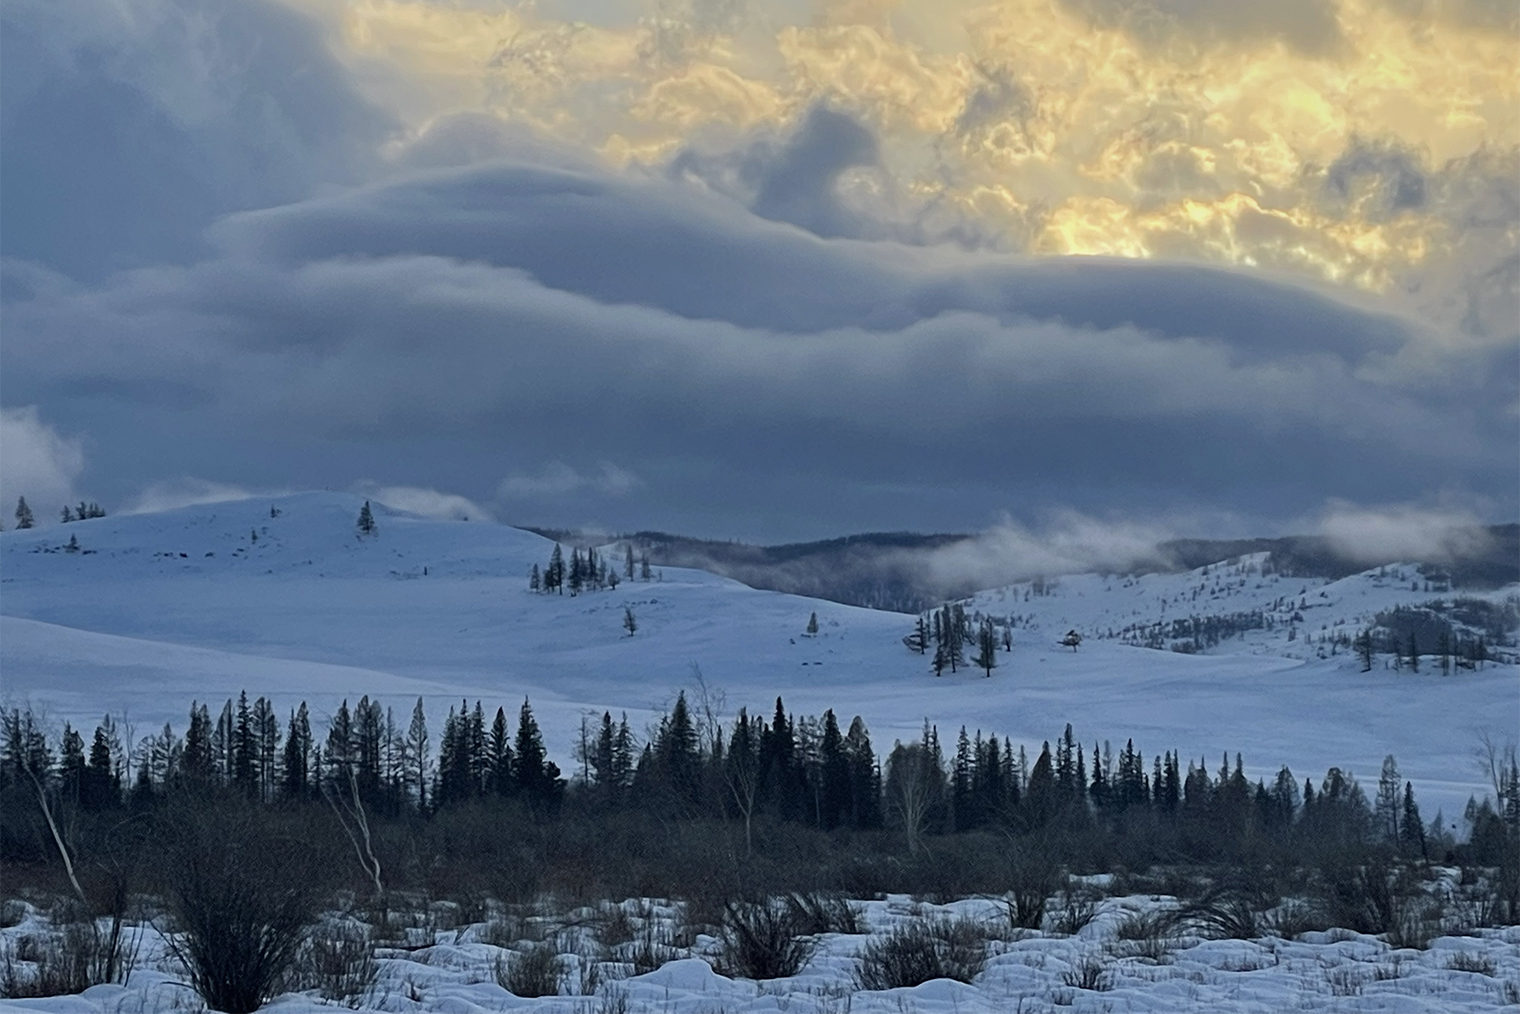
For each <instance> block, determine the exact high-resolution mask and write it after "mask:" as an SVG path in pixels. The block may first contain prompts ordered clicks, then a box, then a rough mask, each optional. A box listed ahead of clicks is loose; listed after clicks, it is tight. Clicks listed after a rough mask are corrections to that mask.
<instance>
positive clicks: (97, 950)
mask: <svg viewBox="0 0 1520 1014" xmlns="http://www.w3.org/2000/svg"><path fill="white" fill-rule="evenodd" d="M135 955H136V946H135V940H134V943H133V945H132V946H130V947H129V946H128V944H127V943H126V942H125V941H124V940H123V938H121V937H120V936H117V935H115V934H106V933H102V932H100V930H99V928H98V927H97V926H96V925H95V923H93V922H76V923H72V924H70V925H68V926H65V927H64V928H63V930H62V931H61V932H57V933H52V934H49V935H48V936H46V937H41V938H39V937H35V936H29V935H28V936H23V937H21V938H20V939H19V940H18V941H17V942H16V944H15V946H14V947H10V946H7V947H5V949H4V952H3V953H0V995H3V996H7V997H11V998H13V999H20V998H22V997H44V996H68V995H70V994H73V993H81V992H83V991H84V990H86V989H89V988H90V987H91V986H98V985H100V984H101V983H106V982H126V980H127V977H128V975H129V974H130V973H131V964H132V959H133V958H134V957H135ZM22 962H24V963H28V964H30V965H31V966H32V968H31V970H30V971H29V972H27V971H23V970H22V968H21V967H20V963H22Z"/></svg>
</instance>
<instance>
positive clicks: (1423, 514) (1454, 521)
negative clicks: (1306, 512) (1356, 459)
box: [1318, 501, 1490, 564]
mask: <svg viewBox="0 0 1520 1014" xmlns="http://www.w3.org/2000/svg"><path fill="white" fill-rule="evenodd" d="M1481 525H1482V519H1481V518H1480V517H1479V516H1478V515H1477V514H1476V513H1474V512H1472V511H1471V510H1466V509H1462V508H1456V507H1421V506H1416V505H1413V504H1391V505H1387V506H1383V507H1359V506H1357V505H1355V504H1352V503H1348V502H1346V501H1332V502H1331V504H1330V505H1329V507H1328V508H1327V509H1326V511H1325V513H1324V516H1323V517H1322V518H1321V519H1320V521H1319V525H1318V528H1319V533H1320V534H1321V535H1324V536H1325V537H1327V538H1328V539H1330V541H1331V542H1332V543H1333V544H1334V545H1335V547H1336V549H1338V550H1339V551H1340V552H1342V553H1344V554H1345V555H1347V556H1349V557H1351V558H1352V559H1354V560H1360V561H1364V562H1366V563H1368V564H1372V563H1384V562H1387V561H1388V560H1422V561H1439V560H1453V559H1460V558H1464V557H1472V556H1477V555H1480V554H1481V553H1483V552H1484V550H1485V549H1486V548H1487V547H1488V545H1489V542H1490V536H1489V534H1488V532H1487V531H1485V530H1484V529H1483V528H1482V527H1481Z"/></svg>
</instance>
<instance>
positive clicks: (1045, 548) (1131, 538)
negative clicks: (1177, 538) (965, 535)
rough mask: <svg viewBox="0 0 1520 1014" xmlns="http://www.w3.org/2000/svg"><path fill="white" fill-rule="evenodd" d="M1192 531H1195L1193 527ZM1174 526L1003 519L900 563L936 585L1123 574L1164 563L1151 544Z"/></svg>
mask: <svg viewBox="0 0 1520 1014" xmlns="http://www.w3.org/2000/svg"><path fill="white" fill-rule="evenodd" d="M1194 530H1196V529H1194ZM1176 531H1177V527H1175V526H1173V525H1165V524H1160V523H1144V522H1136V521H1122V520H1121V521H1104V520H1100V519H1098V518H1094V517H1089V516H1086V515H1083V514H1081V513H1078V512H1076V511H1059V512H1056V513H1055V515H1054V516H1052V517H1050V518H1049V519H1047V521H1046V522H1045V523H1044V524H1042V525H1039V526H1037V527H1031V526H1028V525H1024V524H1020V523H1019V522H1017V521H1014V520H1013V519H1011V518H1005V519H1004V520H1003V521H1002V522H1000V523H999V524H997V525H995V526H993V527H992V528H990V529H988V530H986V531H984V532H980V533H978V534H977V535H976V536H974V537H972V538H970V539H967V540H965V541H962V542H956V543H952V544H950V545H947V546H941V547H938V548H936V549H932V550H925V551H921V552H917V553H912V554H903V565H904V566H905V567H908V568H911V569H912V570H914V571H915V572H916V573H919V574H921V575H923V576H924V577H925V578H926V579H927V583H928V584H929V585H930V586H932V587H938V588H947V589H954V588H993V587H997V586H999V585H1005V584H1010V583H1012V582H1015V581H1024V580H1028V579H1030V578H1033V577H1039V576H1045V577H1051V576H1055V575H1059V574H1082V573H1089V572H1101V573H1111V572H1126V571H1130V570H1133V569H1135V568H1137V567H1145V566H1161V565H1164V564H1165V563H1166V561H1165V559H1164V558H1163V556H1162V555H1161V554H1160V553H1159V552H1158V550H1157V548H1156V547H1157V545H1158V544H1159V543H1161V542H1163V541H1165V540H1166V539H1168V538H1171V537H1173V535H1174V534H1175V533H1176Z"/></svg>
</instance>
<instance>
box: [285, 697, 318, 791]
mask: <svg viewBox="0 0 1520 1014" xmlns="http://www.w3.org/2000/svg"><path fill="white" fill-rule="evenodd" d="M312 745H313V744H312V739H311V718H310V717H309V715H308V714H307V711H306V702H305V701H302V702H301V706H300V707H299V708H297V709H296V710H295V711H292V712H291V713H290V724H289V725H288V726H287V727H286V732H285V751H284V765H283V767H284V769H285V770H284V788H285V795H287V796H289V797H291V798H292V799H299V798H301V797H303V796H305V795H306V794H307V793H308V792H309V791H310V789H311V767H310V765H309V760H310V757H311V751H312Z"/></svg>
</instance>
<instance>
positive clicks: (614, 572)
mask: <svg viewBox="0 0 1520 1014" xmlns="http://www.w3.org/2000/svg"><path fill="white" fill-rule="evenodd" d="M650 576H651V575H650V569H649V557H648V556H647V555H645V556H643V557H640V558H639V559H638V560H635V559H634V556H633V547H632V546H631V545H630V546H625V547H624V556H623V561H622V564H621V568H620V567H619V564H618V563H617V562H616V561H609V560H607V559H606V558H604V557H603V556H602V554H600V553H598V552H597V551H596V547H594V546H588V547H586V552H585V554H584V555H583V554H582V553H581V551H580V550H579V549H577V548H575V547H571V550H570V562H569V563H568V564H567V563H566V562H565V551H564V549H563V547H561V546H560V544H559V543H557V542H556V543H555V544H554V551H553V552H552V553H550V554H549V562H548V563H547V564H545V565H544V567H543V569H542V570H540V569H539V566H538V564H536V563H535V564H534V565H533V569H532V571H530V572H529V574H528V590H529V591H535V592H543V593H544V594H546V595H550V594H558V595H563V594H564V593H565V591H566V589H567V588H568V590H569V592H570V594H571V595H579V594H580V593H581V592H585V591H601V590H603V589H616V588H617V586H618V584H619V583H620V582H621V581H623V580H628V581H633V580H639V581H648V580H650ZM629 633H630V634H631V633H633V631H632V630H630V631H629Z"/></svg>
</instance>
